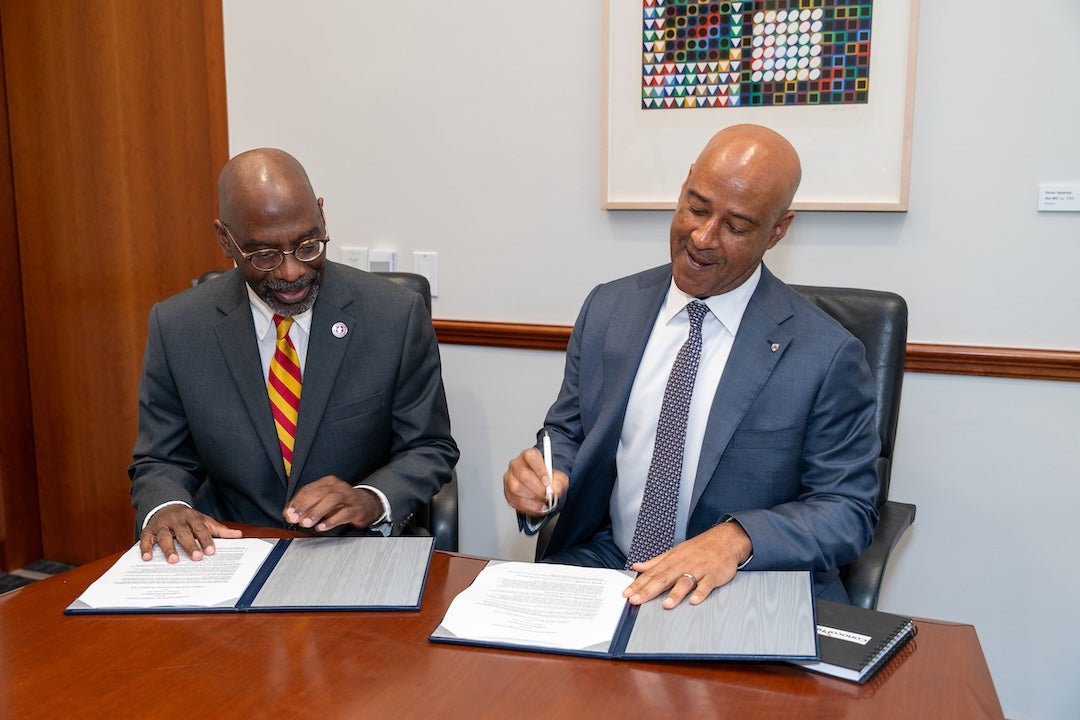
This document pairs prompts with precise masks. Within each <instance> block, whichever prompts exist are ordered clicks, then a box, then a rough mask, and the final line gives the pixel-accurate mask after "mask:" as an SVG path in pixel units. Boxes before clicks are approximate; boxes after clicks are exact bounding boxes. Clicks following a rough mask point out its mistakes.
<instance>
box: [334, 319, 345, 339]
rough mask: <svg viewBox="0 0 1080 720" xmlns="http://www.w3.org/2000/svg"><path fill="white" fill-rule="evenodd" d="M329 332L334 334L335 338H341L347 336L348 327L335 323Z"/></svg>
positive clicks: (341, 323)
mask: <svg viewBox="0 0 1080 720" xmlns="http://www.w3.org/2000/svg"><path fill="white" fill-rule="evenodd" d="M330 332H332V333H334V337H336V338H343V337H345V336H346V335H348V334H349V327H348V326H347V325H346V324H345V323H343V322H337V323H334V326H333V327H332V328H330Z"/></svg>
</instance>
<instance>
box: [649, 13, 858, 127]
mask: <svg viewBox="0 0 1080 720" xmlns="http://www.w3.org/2000/svg"><path fill="white" fill-rule="evenodd" d="M873 6H874V3H873V2H872V0H863V1H862V2H860V1H859V0H756V1H755V2H701V1H699V0H642V60H641V107H642V108H644V109H646V110H657V109H660V110H662V109H668V108H709V107H736V106H777V105H845V104H852V103H865V102H867V101H868V98H869V94H870V21H871V17H872V15H873Z"/></svg>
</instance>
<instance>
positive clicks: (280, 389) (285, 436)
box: [266, 315, 301, 479]
mask: <svg viewBox="0 0 1080 720" xmlns="http://www.w3.org/2000/svg"><path fill="white" fill-rule="evenodd" d="M274 324H275V325H277V347H276V348H275V349H274V357H273V358H272V359H271V360H270V376H269V378H268V379H267V382H266V389H267V392H268V393H269V394H270V409H271V411H273V413H274V425H276V426H277V436H278V443H279V444H280V445H281V458H282V460H284V461H285V478H286V479H288V477H289V474H290V473H291V472H292V460H293V443H294V442H295V440H296V418H297V416H298V415H299V411H300V390H301V384H300V358H299V356H297V354H296V348H295V347H293V344H292V340H290V339H289V328H291V327H292V324H293V319H292V318H291V317H281V316H280V315H274Z"/></svg>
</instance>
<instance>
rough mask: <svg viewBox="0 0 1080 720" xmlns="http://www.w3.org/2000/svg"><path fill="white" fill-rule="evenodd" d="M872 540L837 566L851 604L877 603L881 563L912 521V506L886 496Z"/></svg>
mask: <svg viewBox="0 0 1080 720" xmlns="http://www.w3.org/2000/svg"><path fill="white" fill-rule="evenodd" d="M880 511H881V515H880V517H879V518H878V523H877V527H875V528H874V540H873V541H872V542H871V543H870V547H868V548H866V551H865V552H863V554H862V555H861V556H860V557H859V559H858V560H856V561H855V562H853V563H851V564H850V565H848V566H846V567H844V568H841V569H840V576H841V578H842V579H843V582H844V587H845V588H846V589H847V593H848V597H849V598H850V599H851V604H852V605H857V606H859V607H864V608H869V609H871V610H873V609H875V608H876V607H877V601H878V593H880V592H881V580H882V578H883V577H884V576H885V564H886V562H888V560H889V555H890V554H891V553H892V551H893V548H895V547H896V543H897V542H899V540H900V536H901V535H903V534H904V532H905V531H906V530H907V529H908V528H909V527H911V524H912V523H913V522H915V506H914V505H910V504H908V503H901V502H893V501H892V500H888V501H886V502H885V504H884V505H882V506H881V508H880Z"/></svg>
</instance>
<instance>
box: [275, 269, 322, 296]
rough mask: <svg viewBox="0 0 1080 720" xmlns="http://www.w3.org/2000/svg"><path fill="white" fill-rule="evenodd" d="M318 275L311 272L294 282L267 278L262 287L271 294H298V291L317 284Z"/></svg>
mask: <svg viewBox="0 0 1080 720" xmlns="http://www.w3.org/2000/svg"><path fill="white" fill-rule="evenodd" d="M315 278H316V274H315V273H314V272H310V273H308V274H307V275H304V276H303V277H299V278H297V279H296V280H294V281H292V282H287V281H285V280H272V279H270V278H267V279H266V280H263V281H262V287H263V288H264V289H265V290H269V291H270V292H296V291H297V290H303V289H304V288H306V287H308V286H309V285H311V284H313V283H314V282H315Z"/></svg>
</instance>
